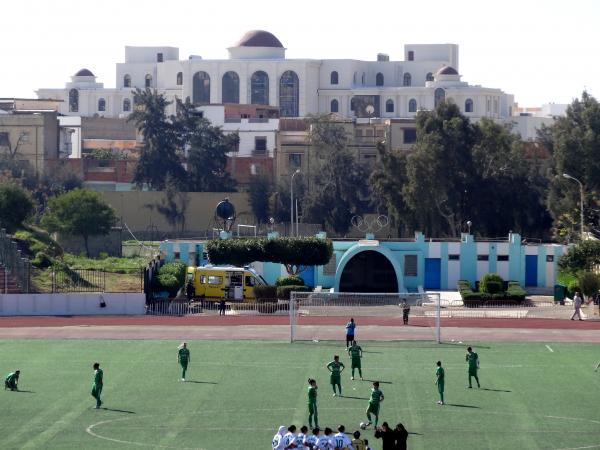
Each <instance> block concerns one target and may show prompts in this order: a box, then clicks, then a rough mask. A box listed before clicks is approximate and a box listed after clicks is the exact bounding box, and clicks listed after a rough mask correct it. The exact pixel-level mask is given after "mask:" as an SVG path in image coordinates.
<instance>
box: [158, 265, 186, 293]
mask: <svg viewBox="0 0 600 450" xmlns="http://www.w3.org/2000/svg"><path fill="white" fill-rule="evenodd" d="M185 272H186V265H185V264H184V263H182V262H170V263H167V264H164V265H163V266H162V267H161V268H160V269H158V271H157V272H156V273H155V274H154V277H153V278H152V289H153V290H154V291H167V292H168V293H169V296H170V297H175V296H176V295H177V292H179V289H181V288H182V287H183V284H184V283H185Z"/></svg>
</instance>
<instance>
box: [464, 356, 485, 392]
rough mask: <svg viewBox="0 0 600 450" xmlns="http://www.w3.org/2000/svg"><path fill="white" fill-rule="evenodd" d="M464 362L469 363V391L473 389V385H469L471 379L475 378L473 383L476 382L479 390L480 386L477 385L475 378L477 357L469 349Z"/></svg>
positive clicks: (477, 367) (477, 366) (477, 365)
mask: <svg viewBox="0 0 600 450" xmlns="http://www.w3.org/2000/svg"><path fill="white" fill-rule="evenodd" d="M465 361H467V362H468V363H469V389H472V388H473V385H472V384H471V377H475V381H477V387H478V388H480V387H481V385H480V384H479V377H478V376H477V371H478V370H479V356H478V355H477V353H475V352H474V351H473V349H472V348H471V347H469V348H467V356H466V357H465Z"/></svg>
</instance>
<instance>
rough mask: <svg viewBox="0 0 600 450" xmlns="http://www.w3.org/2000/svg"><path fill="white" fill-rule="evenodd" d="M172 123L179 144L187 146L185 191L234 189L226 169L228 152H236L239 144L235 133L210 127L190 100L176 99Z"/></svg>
mask: <svg viewBox="0 0 600 450" xmlns="http://www.w3.org/2000/svg"><path fill="white" fill-rule="evenodd" d="M172 122H173V127H174V129H175V131H176V133H177V136H178V139H179V146H180V147H181V148H186V149H187V170H188V179H187V190H189V191H192V192H232V191H235V185H236V183H235V180H234V179H232V178H231V176H230V175H229V173H228V172H227V171H226V170H225V168H226V166H227V154H228V153H229V152H232V151H235V150H236V148H237V145H238V143H239V136H238V134H237V133H232V134H224V133H223V130H222V129H221V127H215V126H212V125H211V124H210V121H208V120H207V119H205V118H203V117H200V116H199V115H198V113H197V112H196V111H195V107H194V105H192V104H191V103H190V102H189V101H186V102H185V103H183V102H181V101H180V100H177V115H176V116H175V117H174V118H173V119H172Z"/></svg>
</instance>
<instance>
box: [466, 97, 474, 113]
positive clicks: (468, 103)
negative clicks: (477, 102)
mask: <svg viewBox="0 0 600 450" xmlns="http://www.w3.org/2000/svg"><path fill="white" fill-rule="evenodd" d="M465 112H470V113H472V112H473V100H471V99H470V98H468V99H466V100H465Z"/></svg>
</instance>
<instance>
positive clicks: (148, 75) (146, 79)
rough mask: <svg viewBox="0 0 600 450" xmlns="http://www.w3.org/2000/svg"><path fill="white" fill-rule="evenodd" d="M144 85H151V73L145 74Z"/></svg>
mask: <svg viewBox="0 0 600 450" xmlns="http://www.w3.org/2000/svg"><path fill="white" fill-rule="evenodd" d="M144 86H145V87H147V88H149V87H152V75H150V74H147V75H146V78H145V79H144Z"/></svg>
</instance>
